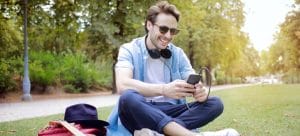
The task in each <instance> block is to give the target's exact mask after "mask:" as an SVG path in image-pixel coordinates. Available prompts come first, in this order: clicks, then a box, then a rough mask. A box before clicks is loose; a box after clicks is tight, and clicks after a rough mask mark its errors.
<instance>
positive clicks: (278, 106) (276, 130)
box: [0, 85, 300, 136]
mask: <svg viewBox="0 0 300 136" xmlns="http://www.w3.org/2000/svg"><path fill="white" fill-rule="evenodd" d="M212 95H214V96H219V97H221V99H222V100H223V102H224V106H225V109H224V113H223V114H222V115H221V116H220V117H219V118H217V119H216V120H215V121H214V122H212V123H210V124H208V125H207V126H206V127H204V128H201V130H202V131H209V130H212V131H213V130H219V129H223V128H229V127H231V128H235V129H237V130H238V131H239V132H240V133H241V134H242V135H244V136H279V135H280V136H281V135H282V136H299V135H300V85H257V86H250V87H243V88H235V89H227V90H224V91H217V92H213V93H212ZM111 109H112V107H106V108H100V109H99V111H98V113H100V115H99V118H100V119H104V120H105V119H106V118H107V116H108V115H109V113H110V111H111ZM55 119H63V114H59V115H53V116H47V117H39V118H33V119H25V120H19V121H12V122H4V123H0V135H1V136H12V135H16V136H34V135H36V134H37V131H38V130H39V129H41V128H43V127H45V126H46V125H47V123H48V121H50V120H55Z"/></svg>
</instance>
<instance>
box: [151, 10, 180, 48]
mask: <svg viewBox="0 0 300 136" xmlns="http://www.w3.org/2000/svg"><path fill="white" fill-rule="evenodd" d="M166 27H167V28H169V30H168V31H167V32H166V31H162V28H164V29H165V30H166ZM147 28H148V30H149V32H148V36H149V38H150V41H151V44H152V45H153V46H155V47H156V48H157V49H159V50H161V49H165V48H167V46H168V44H169V43H170V42H171V40H172V38H173V36H174V33H173V34H172V32H171V31H170V29H176V28H177V21H176V18H175V17H174V16H172V15H170V14H164V13H160V14H158V16H157V18H156V22H155V23H154V24H152V23H151V22H149V25H148V26H147Z"/></svg>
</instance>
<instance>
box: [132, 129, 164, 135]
mask: <svg viewBox="0 0 300 136" xmlns="http://www.w3.org/2000/svg"><path fill="white" fill-rule="evenodd" d="M133 136H164V135H163V134H160V133H158V132H156V131H153V130H151V129H148V128H143V129H141V130H135V131H134V133H133Z"/></svg>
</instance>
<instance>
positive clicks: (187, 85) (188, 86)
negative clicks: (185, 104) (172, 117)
mask: <svg viewBox="0 0 300 136" xmlns="http://www.w3.org/2000/svg"><path fill="white" fill-rule="evenodd" d="M176 86H177V87H180V88H194V87H195V86H194V85H192V84H188V83H186V82H185V81H184V80H180V82H178V83H177V84H176Z"/></svg>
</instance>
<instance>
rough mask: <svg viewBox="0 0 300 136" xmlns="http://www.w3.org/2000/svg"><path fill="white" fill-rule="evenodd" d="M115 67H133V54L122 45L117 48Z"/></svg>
mask: <svg viewBox="0 0 300 136" xmlns="http://www.w3.org/2000/svg"><path fill="white" fill-rule="evenodd" d="M115 68H130V69H133V56H132V53H131V52H130V50H129V49H127V48H126V47H124V45H122V46H121V47H120V48H119V54H118V60H117V63H116V65H115Z"/></svg>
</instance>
